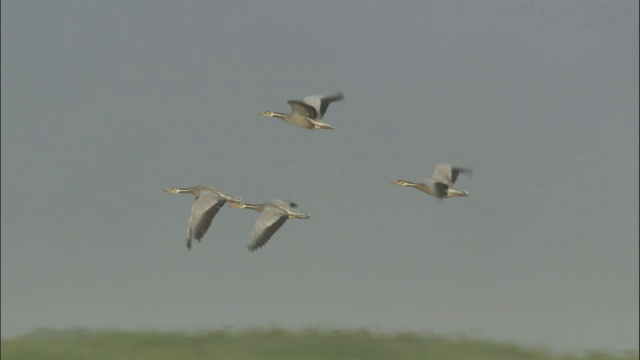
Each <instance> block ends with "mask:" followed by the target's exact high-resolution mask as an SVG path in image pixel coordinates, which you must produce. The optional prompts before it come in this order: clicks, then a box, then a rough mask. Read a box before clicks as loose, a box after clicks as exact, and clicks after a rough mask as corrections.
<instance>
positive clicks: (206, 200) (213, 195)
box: [163, 185, 242, 250]
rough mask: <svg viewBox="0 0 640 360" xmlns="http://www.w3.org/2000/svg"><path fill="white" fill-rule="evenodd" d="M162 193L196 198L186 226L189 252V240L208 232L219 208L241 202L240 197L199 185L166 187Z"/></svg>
mask: <svg viewBox="0 0 640 360" xmlns="http://www.w3.org/2000/svg"><path fill="white" fill-rule="evenodd" d="M163 191H164V192H168V193H173V194H183V193H189V194H191V195H193V196H195V197H196V199H195V201H194V202H193V206H191V215H189V223H188V225H187V249H189V250H191V240H192V239H194V238H195V239H196V240H198V242H200V239H202V237H203V236H204V234H205V233H206V232H207V230H209V227H210V226H211V221H212V220H213V218H214V217H215V216H216V214H217V213H218V211H220V208H221V207H222V206H223V205H224V204H225V203H226V202H227V201H242V197H240V196H233V195H227V194H224V193H222V192H220V191H219V190H217V189H215V188H213V187H209V186H204V185H199V186H194V187H189V188H177V187H168V188H166V189H164V190H163Z"/></svg>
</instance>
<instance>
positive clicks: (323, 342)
mask: <svg viewBox="0 0 640 360" xmlns="http://www.w3.org/2000/svg"><path fill="white" fill-rule="evenodd" d="M22 359H25V360H27V359H28V360H38V359H43V360H44V359H47V360H77V359H92V360H102V359H109V360H128V359H131V360H145V359H149V360H150V359H154V360H155V359H158V360H168V359H176V360H178V359H179V360H187V359H207V360H210V359H225V360H240V359H247V360H254V359H278V360H286V359H373V360H375V359H394V360H401V359H416V360H417V359H436V360H451V359H464V360H472V359H478V360H480V359H482V360H502V359H504V360H515V359H530V360H538V359H554V360H570V359H571V360H577V359H589V360H596V359H602V360H604V359H607V360H613V359H617V360H622V359H624V360H631V359H638V355H637V354H609V353H605V352H600V351H589V352H587V353H585V354H583V355H576V354H557V353H553V352H549V351H547V350H544V349H538V348H528V347H523V346H520V345H517V344H514V343H507V342H495V341H488V340H481V339H473V338H469V337H464V336H439V335H433V334H422V333H393V334H380V333H373V332H369V331H364V330H362V331H357V330H353V331H347V330H344V331H342V330H319V329H307V330H299V331H289V330H283V329H279V328H273V329H253V330H241V331H227V330H215V331H203V332H196V333H188V332H159V331H135V332H126V331H88V330H83V329H75V330H37V331H35V332H33V333H31V334H28V335H25V336H22V337H18V338H14V339H9V340H2V360H22Z"/></svg>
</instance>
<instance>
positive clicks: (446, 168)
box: [431, 164, 472, 186]
mask: <svg viewBox="0 0 640 360" xmlns="http://www.w3.org/2000/svg"><path fill="white" fill-rule="evenodd" d="M471 172H472V171H471V169H467V168H462V167H458V166H451V165H449V164H437V165H436V170H435V171H434V172H433V176H431V179H432V180H435V181H437V182H441V183H443V184H447V185H449V186H452V185H453V184H455V182H456V180H458V175H460V173H465V174H471Z"/></svg>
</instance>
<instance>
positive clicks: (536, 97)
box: [1, 0, 639, 350]
mask: <svg viewBox="0 0 640 360" xmlns="http://www.w3.org/2000/svg"><path fill="white" fill-rule="evenodd" d="M1 26H2V28H1V29H2V102H1V106H2V108H1V110H2V131H1V134H2V152H1V156H2V243H1V244H2V245H1V246H2V271H1V274H2V328H1V331H2V336H3V337H10V336H15V335H18V334H22V333H24V332H27V331H29V330H32V329H34V328H36V327H39V326H52V327H61V328H63V327H72V326H86V327H91V328H103V327H117V328H122V329H138V328H161V329H201V328H220V327H224V326H233V327H247V326H270V325H278V326H285V327H299V326H329V327H349V328H351V327H368V328H371V329H373V330H380V331H392V330H428V331H436V332H439V333H448V332H463V333H466V334H470V335H474V336H483V337H489V338H493V339H499V340H516V341H519V342H522V343H526V344H534V345H549V346H552V347H554V348H558V349H573V350H580V349H585V348H593V347H598V348H605V349H612V350H625V349H635V350H637V349H638V342H637V339H638V336H639V334H638V315H639V314H638V290H639V289H638V281H639V280H638V220H637V219H638V215H639V214H638V206H639V203H638V196H639V194H638V115H639V114H638V96H639V93H638V2H637V1H625V0H620V1H611V2H605V1H582V0H580V1H574V0H567V1H494V0H489V1H482V2H476V1H411V2H407V1H402V2H389V1H380V0H368V1H293V0H292V1H269V2H267V1H264V2H263V1H220V2H207V1H186V2H170V1H164V2H159V1H149V0H141V1H135V2H132V1H109V2H85V1H55V2H54V1H16V0H13V1H2V21H1ZM338 90H342V91H344V94H345V101H344V102H339V103H334V104H332V105H331V106H330V108H329V111H328V112H327V114H326V115H325V121H326V122H328V123H330V124H332V125H334V126H335V127H336V130H332V131H321V130H318V131H308V130H304V129H300V128H297V127H295V126H291V125H287V124H285V123H283V122H282V121H281V120H278V119H271V118H264V117H260V116H258V113H259V112H261V111H265V110H274V111H281V112H288V111H289V106H288V105H287V103H286V101H287V100H289V99H297V98H302V97H305V96H308V95H314V94H323V93H330V92H333V91H338ZM437 162H450V163H453V164H458V165H463V166H468V167H471V168H473V169H474V171H475V172H474V174H473V176H472V177H466V176H461V177H460V178H459V179H458V182H457V184H456V185H457V186H456V187H457V188H459V189H461V190H467V191H469V192H470V196H469V197H468V198H454V199H445V200H443V201H438V200H437V199H435V198H432V197H429V196H428V195H426V194H423V193H421V192H418V191H416V190H414V189H407V188H400V187H397V186H393V185H391V184H389V183H390V182H391V181H393V180H397V179H404V180H410V181H411V180H413V181H419V180H421V179H422V178H424V177H428V176H431V174H432V173H433V169H434V166H435V164H436V163H437ZM199 184H206V185H211V186H215V187H217V188H219V189H220V190H222V191H224V192H228V193H230V194H236V195H241V196H243V198H244V199H245V201H247V202H261V201H264V200H268V199H271V198H285V199H286V198H290V199H291V200H293V201H295V202H297V203H298V204H299V205H300V208H299V209H300V210H301V211H305V212H310V213H311V219H310V220H292V221H289V222H287V223H286V224H285V225H284V226H283V227H282V228H281V229H280V230H279V231H278V232H277V233H276V235H275V236H274V237H273V238H272V239H271V240H270V241H269V243H268V244H267V245H266V246H265V247H264V248H262V249H260V250H259V251H258V252H255V253H250V252H249V251H247V249H246V247H245V246H246V244H247V243H248V241H249V235H250V233H251V229H252V226H253V222H254V221H255V219H256V218H257V216H258V214H257V213H255V212H252V211H247V210H236V209H233V208H224V209H223V210H222V211H221V212H220V213H219V214H218V216H217V217H216V218H215V219H214V222H213V224H212V226H211V229H210V230H209V232H208V233H207V235H206V236H205V238H204V239H203V241H202V243H196V244H195V245H194V247H193V249H192V251H187V249H186V247H185V241H184V237H185V228H186V223H187V218H188V213H189V210H190V208H191V204H192V201H193V197H191V196H190V195H171V194H166V193H163V192H162V189H163V188H165V187H168V186H181V187H186V186H193V185H199Z"/></svg>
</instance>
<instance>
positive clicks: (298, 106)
mask: <svg viewBox="0 0 640 360" xmlns="http://www.w3.org/2000/svg"><path fill="white" fill-rule="evenodd" d="M287 103H288V104H289V106H291V110H293V112H294V113H298V114H300V115H304V116H306V117H309V118H312V119H315V118H316V116H317V115H318V111H317V110H316V109H315V108H314V107H313V106H311V105H309V104H305V103H304V102H302V101H300V100H289V101H287Z"/></svg>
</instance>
